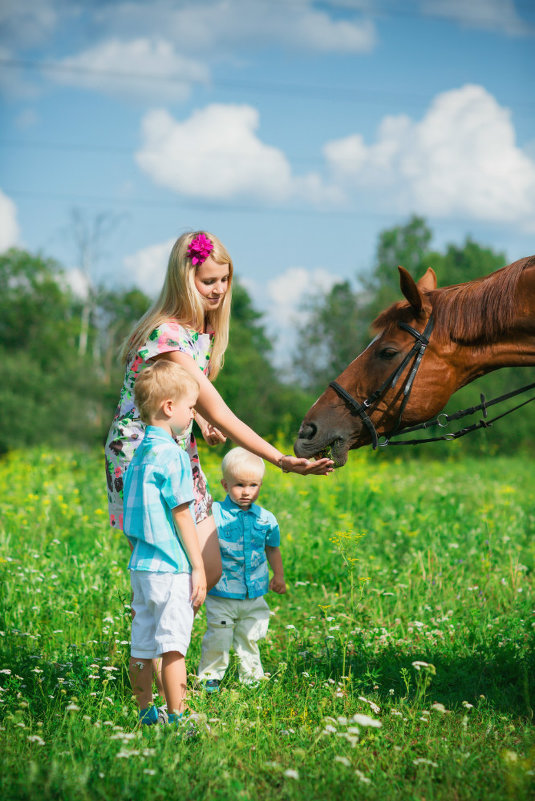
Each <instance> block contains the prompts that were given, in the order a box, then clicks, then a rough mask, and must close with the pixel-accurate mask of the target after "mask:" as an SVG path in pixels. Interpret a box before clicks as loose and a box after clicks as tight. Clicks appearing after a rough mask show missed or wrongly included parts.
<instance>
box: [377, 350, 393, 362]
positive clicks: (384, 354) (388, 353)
mask: <svg viewBox="0 0 535 801" xmlns="http://www.w3.org/2000/svg"><path fill="white" fill-rule="evenodd" d="M394 356H397V350H396V349H395V348H383V349H382V350H380V351H379V358H380V359H384V360H385V361H390V359H393V358H394Z"/></svg>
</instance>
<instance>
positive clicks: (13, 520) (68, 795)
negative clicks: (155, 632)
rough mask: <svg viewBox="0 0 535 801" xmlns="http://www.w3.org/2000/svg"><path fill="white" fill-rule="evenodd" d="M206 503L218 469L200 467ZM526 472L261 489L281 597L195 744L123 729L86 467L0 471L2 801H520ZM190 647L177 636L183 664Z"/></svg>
mask: <svg viewBox="0 0 535 801" xmlns="http://www.w3.org/2000/svg"><path fill="white" fill-rule="evenodd" d="M204 465H205V467H206V469H207V473H208V475H209V478H210V481H211V485H212V489H213V492H214V494H215V495H216V497H221V496H220V493H219V485H218V478H219V476H218V465H219V459H218V457H217V456H216V455H214V453H213V452H211V453H206V454H205V455H204ZM534 479H535V470H534V468H533V466H532V465H531V464H529V463H528V462H527V460H525V459H520V458H511V459H507V458H498V457H492V458H491V457H489V458H484V459H479V460H475V459H470V458H466V459H464V460H462V461H458V462H457V461H448V460H447V459H443V460H441V461H436V462H432V461H431V462H430V461H427V462H425V463H420V462H418V461H417V460H416V459H413V460H410V461H409V460H403V461H402V460H401V459H396V460H395V461H386V460H384V459H381V458H377V457H376V456H375V455H372V454H365V453H364V452H362V453H361V452H359V453H357V454H353V455H352V456H351V458H350V461H349V464H348V465H347V466H346V467H344V468H343V469H342V470H339V471H337V472H336V473H335V474H334V475H332V476H330V477H327V478H309V479H303V478H300V477H296V476H289V475H282V474H280V473H279V472H278V471H275V470H274V469H271V468H268V470H267V474H266V479H265V483H264V487H263V489H262V493H261V497H260V502H261V503H262V505H264V506H266V507H267V508H269V509H271V510H272V511H273V512H274V513H275V514H276V515H277V517H278V519H279V523H280V527H281V532H282V550H283V556H284V562H285V568H286V577H287V581H288V584H289V591H288V594H287V595H286V596H277V595H272V594H271V595H270V596H269V597H268V599H267V600H268V602H269V604H270V607H271V609H272V612H273V615H272V618H271V623H270V630H269V633H268V637H267V639H266V640H265V641H264V642H263V643H262V646H261V650H262V656H263V662H264V667H265V669H266V671H268V673H269V674H270V676H269V678H268V680H267V681H265V682H263V683H262V684H261V686H260V687H259V688H258V689H256V690H251V689H247V688H244V687H242V686H241V685H240V684H239V683H238V681H237V672H236V670H235V666H234V665H232V666H231V669H230V671H229V673H228V675H227V677H226V679H225V682H224V686H223V689H222V691H221V692H220V693H219V694H218V695H217V696H210V697H207V696H205V695H204V694H203V693H202V692H200V691H198V690H196V689H195V686H194V681H193V676H192V682H191V685H192V686H191V693H190V705H191V707H192V708H193V709H194V710H195V711H197V712H198V713H199V714H200V715H201V721H202V722H201V733H200V736H199V737H198V738H197V739H195V740H184V739H181V738H180V737H178V736H177V735H176V734H174V733H173V732H170V731H169V730H167V729H164V728H157V727H152V728H149V729H145V730H143V731H142V730H140V728H139V727H138V726H137V725H136V710H135V706H134V703H133V701H132V698H131V694H130V690H129V684H128V675H127V662H128V653H129V650H128V640H129V623H130V616H129V612H130V608H129V597H130V594H129V584H128V575H127V571H126V563H127V558H128V549H127V546H126V543H125V541H123V536H122V534H120V533H116V532H113V531H111V530H110V528H109V526H108V524H107V516H106V506H105V504H106V500H105V492H104V483H103V482H104V478H103V469H102V463H101V458H100V455H98V454H87V453H82V452H80V453H75V454H67V453H60V452H52V453H50V452H47V451H39V450H34V451H30V452H25V453H15V454H11V455H10V456H8V457H7V458H6V459H5V460H4V461H3V462H1V463H0V517H1V522H0V548H1V550H0V572H1V576H0V582H1V593H2V595H1V610H0V611H1V615H2V619H1V623H0V629H1V631H0V685H1V686H2V690H1V692H0V699H1V703H0V716H1V719H2V722H1V730H0V735H1V738H2V764H1V771H0V775H1V779H0V782H1V785H2V787H1V792H2V794H1V797H2V799H6V801H8V800H9V799H26V798H28V799H29V798H32V799H34V798H40V799H43V800H44V799H80V801H85V799H87V800H88V801H89V799H91V801H94V799H114V801H116V800H117V799H123V798H124V799H130V798H136V799H149V798H150V799H151V801H152V800H154V801H155V800H156V799H164V798H166V799H167V798H170V797H173V798H174V797H177V798H178V797H184V798H186V799H215V800H216V801H226V800H227V799H229V800H230V799H251V801H253V800H254V801H256V800H257V799H261V801H268V800H269V801H271V799H301V798H305V799H308V800H310V801H316V800H317V801H320V799H321V800H323V799H330V798H334V797H337V796H340V797H343V798H348V799H353V798H355V799H357V798H358V799H375V798H388V799H422V800H423V799H426V801H430V800H431V799H448V800H449V799H483V798H484V799H485V801H493V799H496V801H497V800H498V799H500V801H501V800H502V799H504V798H506V799H507V798H508V799H523V798H526V799H527V798H532V797H533V791H534V789H535V783H534V770H535V741H534V737H533V729H532V716H533V712H532V706H533V703H534V696H535V692H534V686H535V671H534V668H535V656H534V637H535V633H534V625H535V614H534V612H535V606H534V598H533V590H534V587H533V568H534V559H535V544H534V540H533V534H534V533H535V532H534V529H535V503H534V501H535V490H534V487H535V480H534ZM203 631H204V615H203V613H202V612H201V614H200V615H199V616H198V618H197V620H196V622H195V627H194V635H193V640H192V645H191V649H190V652H189V654H188V665H189V669H190V671H191V672H192V673H194V670H195V667H196V664H197V662H198V658H199V654H200V643H201V639H202V634H203Z"/></svg>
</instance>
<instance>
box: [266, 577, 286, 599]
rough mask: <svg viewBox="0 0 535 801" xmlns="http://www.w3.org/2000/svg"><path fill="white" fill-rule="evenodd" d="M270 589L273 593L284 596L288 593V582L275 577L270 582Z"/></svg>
mask: <svg viewBox="0 0 535 801" xmlns="http://www.w3.org/2000/svg"><path fill="white" fill-rule="evenodd" d="M269 589H270V590H272V591H273V592H277V593H278V594H279V595H284V593H285V592H286V582H285V581H284V579H283V578H279V577H278V576H273V578H272V579H271V581H270V582H269Z"/></svg>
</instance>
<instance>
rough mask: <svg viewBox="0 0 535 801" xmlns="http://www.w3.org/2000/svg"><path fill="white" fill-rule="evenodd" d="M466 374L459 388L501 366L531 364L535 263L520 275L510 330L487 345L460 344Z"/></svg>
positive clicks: (534, 351) (534, 354) (534, 336)
mask: <svg viewBox="0 0 535 801" xmlns="http://www.w3.org/2000/svg"><path fill="white" fill-rule="evenodd" d="M461 348H462V350H463V351H464V352H465V358H466V372H467V375H465V376H464V377H463V380H462V383H461V384H460V386H463V385H464V384H467V383H469V382H470V381H472V380H474V378H478V377H479V376H481V375H485V374H486V373H490V372H492V371H493V370H498V369H500V368H502V367H529V366H533V365H535V264H533V265H532V266H530V267H527V268H526V269H525V270H524V272H523V273H522V275H521V277H520V279H519V282H518V286H517V291H516V293H515V314H514V319H513V320H512V323H511V326H510V328H508V330H507V331H504V332H503V333H502V334H500V335H499V336H498V337H497V338H496V341H494V342H493V343H492V344H490V345H485V346H483V347H482V346H481V344H480V343H477V344H475V345H463V346H461Z"/></svg>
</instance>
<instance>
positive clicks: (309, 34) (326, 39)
mask: <svg viewBox="0 0 535 801" xmlns="http://www.w3.org/2000/svg"><path fill="white" fill-rule="evenodd" d="M146 9H147V6H146V3H145V2H142V3H133V2H123V3H121V2H117V3H110V4H108V5H106V6H105V7H104V8H102V9H99V11H98V12H97V13H96V14H95V18H96V19H97V20H98V21H99V22H100V24H101V25H102V26H104V27H106V28H108V29H110V28H111V29H112V30H114V31H115V32H116V33H119V32H120V33H121V35H139V32H140V31H143V32H145V34H147V33H148V32H151V33H153V34H155V33H161V32H162V31H166V32H167V35H168V36H169V37H170V38H171V39H172V40H173V41H179V42H180V46H181V49H183V50H185V51H186V52H199V50H200V49H203V50H205V51H209V50H213V49H214V48H217V49H218V50H219V51H220V52H225V51H226V52H228V51H235V48H236V46H239V47H242V48H244V47H245V48H248V47H269V46H271V45H273V44H279V45H283V46H285V47H288V48H289V49H291V50H295V49H300V50H303V49H305V50H312V51H320V52H327V51H332V52H337V53H340V52H346V53H362V52H369V51H370V50H371V49H372V48H373V47H374V45H375V41H376V37H375V28H374V25H373V22H371V20H369V19H362V18H361V17H355V15H354V14H352V13H351V15H350V16H349V17H348V16H347V14H348V11H347V9H345V10H344V9H340V8H338V12H340V10H342V11H344V14H345V15H346V18H344V19H340V18H334V17H333V16H332V15H330V14H329V13H327V12H326V11H319V10H318V9H315V8H313V2H312V0H292V1H291V2H288V0H281V2H280V3H277V4H274V3H273V0H203V1H201V0H190V2H182V3H180V4H177V3H170V2H169V1H168V0H153V2H152V3H151V6H150V14H147V10H146ZM337 16H338V17H339V14H338V15H337ZM212 55H214V53H212Z"/></svg>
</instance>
